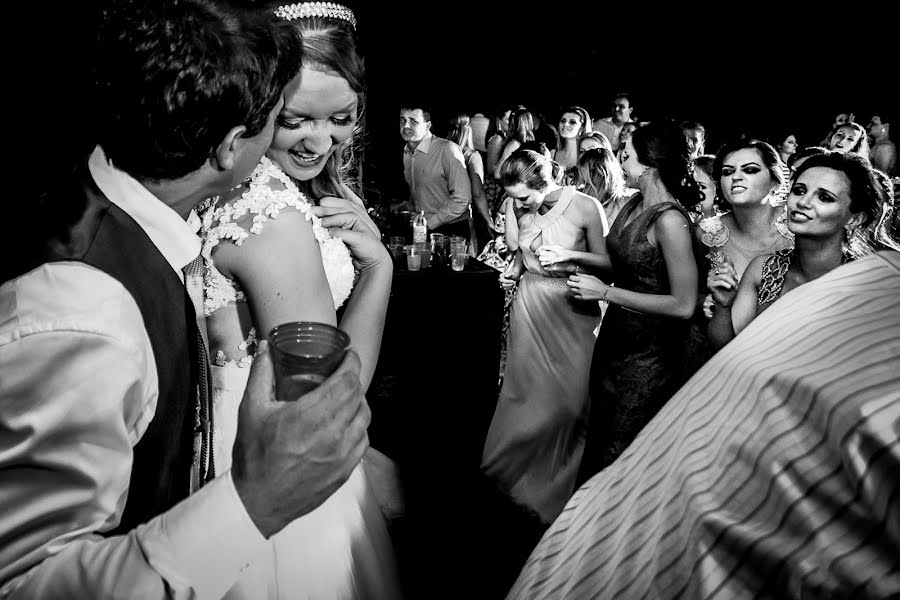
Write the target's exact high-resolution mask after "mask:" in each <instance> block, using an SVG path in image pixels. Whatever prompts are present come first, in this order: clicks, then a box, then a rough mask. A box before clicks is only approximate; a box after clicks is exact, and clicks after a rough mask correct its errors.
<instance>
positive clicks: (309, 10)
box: [275, 2, 356, 29]
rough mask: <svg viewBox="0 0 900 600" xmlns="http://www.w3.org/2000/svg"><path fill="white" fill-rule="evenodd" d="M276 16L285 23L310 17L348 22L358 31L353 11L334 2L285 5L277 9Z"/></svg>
mask: <svg viewBox="0 0 900 600" xmlns="http://www.w3.org/2000/svg"><path fill="white" fill-rule="evenodd" d="M275 16H277V17H279V18H280V19H284V20H285V21H293V20H294V19H308V18H310V17H326V18H329V19H337V20H339V21H347V22H348V23H350V26H351V27H353V29H356V17H355V16H354V15H353V11H352V10H350V9H349V8H347V7H346V6H341V5H340V4H335V3H334V2H298V3H297V4H284V5H282V6H279V7H278V8H276V9H275Z"/></svg>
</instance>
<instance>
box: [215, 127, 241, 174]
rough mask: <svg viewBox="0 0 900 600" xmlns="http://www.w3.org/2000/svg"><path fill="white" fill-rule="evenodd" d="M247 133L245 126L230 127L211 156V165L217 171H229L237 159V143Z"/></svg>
mask: <svg viewBox="0 0 900 600" xmlns="http://www.w3.org/2000/svg"><path fill="white" fill-rule="evenodd" d="M246 133H247V127H246V126H244V125H238V126H237V127H232V128H231V129H230V130H229V131H228V133H227V134H226V135H225V137H224V138H222V141H221V142H219V145H218V146H217V147H216V151H215V153H214V154H213V156H212V159H213V162H214V164H213V165H212V166H213V168H214V169H216V170H217V171H230V170H231V169H233V168H234V164H235V162H236V160H237V152H238V145H239V144H240V142H241V140H243V138H244V135H245V134H246Z"/></svg>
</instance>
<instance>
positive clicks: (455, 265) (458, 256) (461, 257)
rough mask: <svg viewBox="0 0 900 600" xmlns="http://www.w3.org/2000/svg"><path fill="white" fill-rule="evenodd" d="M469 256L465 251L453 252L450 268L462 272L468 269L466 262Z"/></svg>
mask: <svg viewBox="0 0 900 600" xmlns="http://www.w3.org/2000/svg"><path fill="white" fill-rule="evenodd" d="M468 258H469V255H468V253H466V251H465V249H463V251H462V252H453V253H451V254H450V268H451V269H453V270H454V271H462V270H463V269H465V268H466V261H467V260H468Z"/></svg>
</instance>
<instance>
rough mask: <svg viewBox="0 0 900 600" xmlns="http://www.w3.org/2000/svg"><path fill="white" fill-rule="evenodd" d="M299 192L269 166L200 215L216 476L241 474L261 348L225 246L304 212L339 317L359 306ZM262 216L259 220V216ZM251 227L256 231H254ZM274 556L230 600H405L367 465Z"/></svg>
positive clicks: (343, 265) (282, 541)
mask: <svg viewBox="0 0 900 600" xmlns="http://www.w3.org/2000/svg"><path fill="white" fill-rule="evenodd" d="M310 209H311V204H310V203H309V201H308V200H307V199H306V198H305V196H304V195H303V194H302V193H301V192H300V191H299V190H298V189H297V186H296V185H295V184H294V182H293V181H292V180H291V179H290V177H288V176H287V175H286V174H285V173H284V172H283V171H281V169H280V168H279V167H278V166H277V165H276V164H275V163H273V162H272V161H271V160H269V159H268V158H266V157H263V159H262V160H261V161H260V164H259V165H258V166H257V167H256V169H255V170H254V172H253V174H252V175H251V176H250V179H249V189H247V190H246V191H245V192H244V193H243V195H242V196H241V197H240V198H238V199H237V200H234V201H231V202H226V203H223V202H221V201H219V202H215V199H212V200H210V201H208V202H207V204H206V205H204V206H202V207H201V209H200V215H201V218H202V237H203V250H202V252H203V255H204V257H205V258H206V261H207V271H206V273H205V276H204V288H205V292H206V300H205V307H204V308H205V313H206V317H207V326H208V329H209V334H210V358H211V362H212V380H213V409H214V412H213V417H214V421H213V422H214V427H215V429H214V433H215V435H214V448H213V451H214V458H215V464H216V470H217V471H218V472H223V471H224V470H226V469H228V468H230V466H231V450H232V446H233V445H234V441H235V435H236V433H237V420H238V407H239V406H240V402H241V398H242V397H243V393H244V388H245V387H246V385H247V379H248V376H249V373H250V365H251V364H252V362H253V355H254V353H255V350H256V344H257V340H258V339H259V336H260V335H265V332H257V331H256V330H255V328H254V327H252V326H250V323H252V319H251V315H250V311H249V307H248V305H247V297H246V295H245V293H244V292H243V291H242V290H241V289H240V286H239V285H238V284H237V282H235V281H232V280H230V279H228V278H227V277H225V276H224V275H223V274H222V273H220V272H219V271H218V270H217V269H216V267H215V262H214V260H213V258H212V252H213V249H214V248H215V247H216V246H217V245H218V244H220V243H232V244H234V245H236V246H241V245H242V243H243V241H244V240H246V239H247V238H248V237H250V236H251V235H265V232H266V222H267V221H269V220H272V219H277V218H278V215H279V213H281V212H284V211H291V210H293V211H298V212H300V213H302V214H303V215H304V216H305V218H306V220H307V221H309V222H310V223H311V225H312V229H313V233H314V235H315V237H316V240H317V241H318V242H319V248H320V250H321V253H322V262H323V265H324V267H325V274H326V277H327V280H328V284H329V286H330V288H331V293H332V297H333V300H334V306H335V308H338V307H339V306H340V305H341V304H342V303H343V302H344V301H346V299H347V298H348V297H349V296H350V292H351V290H352V288H353V281H354V277H355V272H354V269H353V265H352V262H351V258H350V252H349V250H348V249H347V247H346V246H345V245H344V242H343V241H342V240H340V239H338V238H333V237H332V236H331V235H330V234H329V233H328V231H327V230H326V229H325V228H324V227H322V226H321V225H320V223H319V219H318V217H316V216H315V215H314V214H313V213H312V211H311V210H310ZM251 215H252V216H251ZM245 225H249V227H247V228H245V227H244V226H245ZM267 550H268V552H267V553H266V555H265V556H260V557H259V559H258V560H257V561H255V562H253V563H252V564H251V565H250V566H249V567H248V568H247V569H246V570H245V571H244V572H243V573H242V576H241V578H240V579H239V581H238V582H237V583H236V584H235V586H234V587H233V588H232V589H231V590H230V592H229V594H228V596H226V597H227V598H248V599H249V598H252V599H254V600H255V599H256V598H291V599H293V598H309V599H326V598H327V599H332V598H333V599H350V598H385V599H388V598H395V597H398V592H397V587H398V586H397V582H396V576H395V571H394V562H393V550H392V547H391V544H390V540H389V538H388V536H387V530H386V527H385V524H384V519H383V516H382V515H381V513H380V509H379V508H378V506H377V504H376V502H375V499H374V497H373V496H372V492H371V489H370V488H369V486H368V484H367V481H366V477H365V474H364V471H363V467H362V464H360V465H359V466H357V468H356V469H355V470H354V472H353V474H352V475H351V477H350V479H349V480H348V481H347V482H346V483H345V484H344V485H343V486H342V487H341V488H340V489H338V490H337V491H336V492H335V493H334V494H333V495H332V496H331V497H330V498H329V499H328V500H326V501H325V502H324V503H323V504H322V505H321V506H320V507H318V508H317V509H316V510H314V511H313V512H311V513H309V514H307V515H304V516H303V517H301V518H299V519H297V520H296V521H294V522H293V523H291V524H290V525H289V526H287V527H286V528H285V529H284V530H282V531H281V532H279V533H278V534H277V535H275V536H273V537H272V538H271V539H270V543H269V546H268V549H267Z"/></svg>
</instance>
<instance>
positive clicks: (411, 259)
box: [403, 244, 422, 271]
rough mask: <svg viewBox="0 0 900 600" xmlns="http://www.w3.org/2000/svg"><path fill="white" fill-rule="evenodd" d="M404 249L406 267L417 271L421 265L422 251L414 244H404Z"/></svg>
mask: <svg viewBox="0 0 900 600" xmlns="http://www.w3.org/2000/svg"><path fill="white" fill-rule="evenodd" d="M403 249H404V250H405V251H406V268H407V269H409V270H410V271H418V270H419V267H421V265H422V251H421V250H420V249H419V248H417V247H416V246H415V245H412V244H410V245H407V246H404V247H403Z"/></svg>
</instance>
